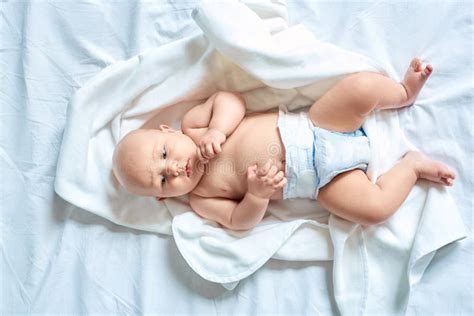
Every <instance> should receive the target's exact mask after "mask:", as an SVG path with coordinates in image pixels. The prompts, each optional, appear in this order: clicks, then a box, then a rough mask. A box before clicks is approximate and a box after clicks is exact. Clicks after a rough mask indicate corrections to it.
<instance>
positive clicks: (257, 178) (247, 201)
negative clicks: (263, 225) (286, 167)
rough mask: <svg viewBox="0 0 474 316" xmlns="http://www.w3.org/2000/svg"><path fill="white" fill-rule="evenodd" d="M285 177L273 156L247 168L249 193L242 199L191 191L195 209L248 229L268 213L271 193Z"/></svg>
mask: <svg viewBox="0 0 474 316" xmlns="http://www.w3.org/2000/svg"><path fill="white" fill-rule="evenodd" d="M285 184H286V178H285V176H284V173H283V171H278V169H277V167H276V166H275V165H273V163H272V161H271V159H269V160H268V161H267V163H266V164H265V165H264V166H263V167H261V168H258V167H257V165H253V166H251V167H249V168H248V169H247V193H246V194H245V196H244V198H243V199H242V200H241V201H240V203H239V202H237V201H234V200H231V199H226V198H204V197H200V196H197V195H194V194H191V195H190V198H189V203H190V204H191V207H192V208H193V210H194V211H195V212H196V213H198V214H199V215H201V216H202V217H204V218H208V219H212V220H214V221H216V222H218V223H220V224H221V225H223V226H224V227H227V228H229V229H233V230H247V229H251V228H253V227H255V225H257V224H258V223H259V222H260V221H261V220H262V218H263V216H264V215H265V211H266V210H267V206H268V202H269V199H270V197H271V196H272V194H273V193H275V191H276V190H278V189H281V188H283V186H284V185H285Z"/></svg>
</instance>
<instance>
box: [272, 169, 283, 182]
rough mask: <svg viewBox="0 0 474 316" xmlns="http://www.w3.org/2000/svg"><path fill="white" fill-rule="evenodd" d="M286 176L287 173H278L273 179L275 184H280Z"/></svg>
mask: <svg viewBox="0 0 474 316" xmlns="http://www.w3.org/2000/svg"><path fill="white" fill-rule="evenodd" d="M284 176H285V173H284V172H283V171H278V173H277V174H276V175H275V176H274V177H273V183H274V184H278V183H279V182H280V181H281V180H282V179H283V177H284Z"/></svg>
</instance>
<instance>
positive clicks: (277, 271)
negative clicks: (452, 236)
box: [0, 3, 472, 313]
mask: <svg viewBox="0 0 474 316" xmlns="http://www.w3.org/2000/svg"><path fill="white" fill-rule="evenodd" d="M2 5H3V4H2ZM443 5H444V6H445V8H442V9H443V10H441V11H440V12H443V15H442V17H439V18H438V19H435V20H436V21H435V20H433V22H432V23H431V24H430V21H426V20H424V23H425V24H424V25H423V28H422V29H421V30H420V31H419V33H412V32H411V30H412V28H411V27H413V25H415V26H416V25H418V23H419V20H420V16H416V15H414V12H416V13H419V14H420V15H421V14H423V15H425V14H427V11H429V10H430V7H427V6H423V5H417V4H411V3H410V4H403V5H400V4H392V5H390V4H383V3H377V4H374V5H367V4H366V5H364V6H363V5H357V4H352V5H349V6H347V5H344V6H342V5H341V4H339V7H338V4H334V5H329V4H326V5H321V4H314V3H306V4H298V5H296V4H292V3H290V17H291V14H293V20H294V21H295V22H300V21H304V22H305V24H306V26H307V27H309V28H311V29H312V30H313V32H315V33H316V34H317V35H318V38H322V39H325V40H328V41H331V42H334V43H336V44H338V45H340V46H342V47H345V48H348V49H350V50H355V51H359V52H361V53H363V54H366V55H368V56H370V57H372V58H374V59H376V60H378V61H380V62H383V63H385V65H384V66H385V67H386V68H388V69H393V72H394V73H399V74H400V73H402V71H404V69H405V67H406V60H409V58H410V57H411V56H413V55H418V54H419V55H421V57H423V58H428V59H429V61H430V62H432V63H434V64H435V67H437V68H435V71H436V69H438V73H439V75H438V76H437V77H435V76H433V78H431V79H430V82H429V83H428V84H427V86H426V87H425V90H424V91H423V93H422V95H420V98H419V101H418V102H417V106H418V107H413V108H410V109H407V110H404V111H403V113H402V114H401V122H402V124H401V125H402V128H404V131H405V133H406V134H407V137H408V138H409V139H410V140H411V141H412V142H414V143H415V145H416V146H417V147H418V148H420V149H421V150H423V151H425V152H427V153H429V154H431V155H432V156H435V157H436V158H438V159H440V160H443V161H445V162H446V163H448V164H450V165H451V166H452V167H453V168H455V170H456V171H457V173H458V175H459V178H458V183H457V185H456V186H455V187H454V188H453V194H454V197H455V200H456V202H457V203H458V206H459V208H460V210H461V213H462V215H463V221H464V223H465V224H466V226H468V227H469V229H471V223H472V215H471V214H470V212H469V211H470V208H471V207H472V206H471V204H470V203H472V202H471V201H470V196H471V195H472V180H471V177H470V176H469V175H472V174H471V170H470V168H469V167H470V165H469V162H470V161H471V163H472V160H471V159H472V148H471V147H470V146H471V144H470V140H471V139H472V130H471V129H470V126H469V122H470V119H472V112H471V111H470V109H469V104H470V103H471V102H472V95H471V93H472V81H470V78H472V77H471V76H472V60H471V57H470V53H472V52H471V51H470V49H469V46H466V45H463V44H464V41H467V42H469V38H472V34H471V33H470V32H471V27H472V21H471V20H472V17H471V16H470V15H468V11H469V10H468V9H469V5H468V4H466V3H464V4H462V3H459V4H443ZM194 6H195V3H193V4H190V3H185V4H181V5H178V4H164V3H159V4H155V5H152V4H146V5H145V4H142V5H131V4H114V5H113V6H112V5H93V4H90V3H87V4H82V3H79V4H75V5H69V4H68V5H67V6H66V5H63V6H61V4H57V3H55V4H50V3H36V4H31V5H28V4H26V3H15V4H6V5H4V6H3V7H2V29H1V31H2V38H7V39H8V40H7V41H6V42H5V43H4V44H2V45H5V46H4V47H1V58H2V59H1V62H2V67H5V68H6V69H7V71H6V72H5V73H6V75H4V76H3V77H2V83H4V82H6V83H5V84H3V85H2V87H7V89H6V93H2V99H1V101H2V103H1V104H2V112H1V114H2V134H1V135H0V136H1V145H2V148H1V149H2V151H1V157H2V160H1V161H2V164H1V168H2V169H1V171H2V178H3V180H2V191H1V192H2V196H1V198H2V209H3V210H4V211H3V210H2V218H1V219H2V221H1V227H2V240H1V246H2V266H1V267H2V278H3V280H2V297H1V302H2V311H30V312H111V311H119V310H121V311H123V310H126V311H129V312H184V313H186V312H188V313H189V312H191V311H200V312H203V313H219V312H221V313H222V312H226V311H227V312H230V311H234V312H235V311H236V308H238V310H237V311H240V312H265V311H266V312H281V313H284V312H287V313H290V312H298V311H299V312H303V311H306V312H312V313H317V312H321V313H332V312H337V309H336V306H335V303H334V301H333V298H332V296H333V295H332V293H331V292H332V285H331V284H332V282H331V277H330V275H331V267H330V264H325V263H316V264H315V263H291V262H282V261H270V262H269V263H267V264H266V265H265V266H264V267H263V269H262V270H260V271H258V272H257V273H256V274H254V275H252V276H251V277H249V279H247V280H245V281H244V282H243V283H242V284H240V285H239V286H238V287H237V288H236V289H235V292H234V294H229V293H223V292H222V290H221V288H219V287H216V286H215V285H214V284H212V283H208V282H205V281H203V280H202V279H200V278H198V277H196V275H194V272H192V271H190V269H189V268H188V267H187V266H186V264H184V262H183V260H182V258H181V257H180V256H179V254H178V253H177V251H176V248H175V246H174V244H173V242H172V240H169V239H167V238H164V237H162V236H157V235H153V234H146V233H142V232H140V233H138V232H135V231H131V230H128V229H123V228H120V227H117V226H115V225H112V224H110V223H109V222H107V221H104V220H103V219H101V218H98V217H96V216H93V215H90V214H87V213H86V212H83V211H82V210H79V209H78V208H76V207H74V206H72V205H69V204H67V203H65V202H64V201H62V200H61V199H60V198H58V197H57V196H55V195H54V192H53V187H52V185H53V181H54V171H55V165H56V159H57V154H58V151H59V144H60V142H61V136H62V131H63V129H64V123H65V113H66V106H67V102H68V99H69V97H70V95H71V94H72V92H73V91H75V90H76V89H77V88H79V87H80V86H82V85H83V84H84V83H85V81H87V79H90V78H91V77H92V76H93V75H94V74H96V73H97V72H98V71H99V70H100V69H102V68H103V67H104V66H106V65H108V64H112V63H114V62H116V61H118V60H124V59H127V58H128V57H131V56H134V55H136V54H138V53H139V52H141V51H143V50H145V49H149V48H152V47H153V46H156V45H157V44H164V43H166V42H167V41H171V40H172V39H175V38H176V37H180V36H184V35H186V34H190V33H192V32H194V31H195V29H194V26H193V24H192V21H191V20H190V16H189V14H190V11H191V9H192V8H193V7H194ZM438 9H439V8H437V10H438ZM322 12H324V13H322ZM388 12H390V14H388ZM436 12H438V11H436ZM417 17H418V19H417ZM443 17H444V18H445V20H446V23H444V24H443V25H442V27H440V26H438V25H439V24H438V22H439V19H440V18H443ZM407 18H408V19H409V21H411V24H410V23H407V21H406V19H407ZM167 19H168V20H167ZM445 20H443V21H445ZM45 21H46V22H45ZM157 21H158V22H157ZM162 21H167V22H168V23H164V25H163V24H162V23H161V22H162ZM172 21H174V22H172ZM337 21H339V22H340V23H336V22H337ZM342 21H344V23H341V22H342ZM400 21H403V24H401V22H400ZM119 22H120V23H119ZM146 22H148V23H149V24H148V25H147V24H145V25H143V23H146ZM396 22H399V23H396ZM435 22H436V23H435ZM127 23H128V24H127ZM38 24H40V25H41V26H44V29H41V28H38V27H37V25H38ZM130 24H132V25H133V27H131V25H130ZM91 25H95V26H97V27H96V28H95V29H97V30H98V32H97V33H93V34H90V32H88V30H90V28H91ZM151 25H153V26H154V27H155V28H153V27H149V26H151ZM402 26H403V27H402ZM430 27H431V28H430ZM435 27H437V28H436V34H437V35H438V37H436V38H435V37H433V36H431V37H428V36H427V35H429V34H432V33H433V29H434V28H435ZM341 28H342V29H343V30H342V31H341ZM5 30H8V33H6V34H5V36H3V35H4V34H3V32H5ZM390 32H391V33H390ZM150 34H151V35H150ZM387 34H390V35H391V36H388V35H387ZM407 34H409V35H410V36H411V40H410V41H408V42H406V43H405V41H403V39H405V37H407V36H408V35H407ZM351 35H357V36H351ZM397 35H398V37H397ZM440 37H441V38H440ZM368 39H371V40H368ZM441 39H443V40H441ZM160 40H161V41H160ZM404 44H405V45H404ZM140 45H142V46H140ZM400 45H402V46H404V47H403V48H404V49H403V50H402V49H400V48H399V46H400ZM438 45H439V46H438ZM392 47H397V51H393V49H391V48H392ZM446 47H455V48H456V49H455V50H453V49H447V48H446ZM453 55H454V56H453ZM452 60H457V63H454V64H453V62H452ZM438 65H439V66H438ZM440 87H442V88H440ZM2 92H3V88H2ZM443 119H446V121H443ZM453 122H455V124H453ZM434 123H436V124H434ZM440 126H442V127H441V128H440ZM414 194H416V192H415V193H414ZM469 234H471V233H470V231H469ZM368 235H369V237H370V231H369V234H368ZM389 236H390V234H388V237H389ZM132 239H133V240H132ZM380 246H381V247H384V246H385V245H384V244H381V245H380ZM163 258H166V259H165V260H163ZM430 259H431V258H430ZM470 259H472V244H471V241H470V238H469V239H467V240H464V241H462V242H460V243H456V244H454V245H451V246H448V247H445V248H443V249H441V250H440V251H438V253H437V254H436V255H435V256H434V258H433V260H432V262H431V264H430V265H429V266H428V268H427V270H426V271H425V274H424V275H423V278H422V279H421V280H416V282H417V284H416V288H415V290H414V291H412V293H411V295H410V298H409V301H408V313H410V312H411V313H414V312H420V311H421V312H423V311H424V312H429V311H446V312H453V311H454V312H464V313H469V312H472V306H471V305H470V301H471V300H470V299H471V297H470V295H471V294H470V293H471V292H472V291H467V290H466V289H468V288H469V287H470V286H472V283H470V282H469V281H470V280H472V260H470ZM104 262H107V264H106V265H105V264H104ZM144 269H146V270H145V271H144ZM118 275H120V278H117V276H118ZM463 285H464V286H463ZM289 288H290V289H291V290H292V291H289V290H288V289H289ZM51 293H52V294H53V295H51ZM317 294H319V295H317ZM308 296H310V297H314V298H315V299H314V300H309V302H308V300H302V297H308ZM438 296H442V297H443V300H437V299H436V297H438ZM374 297H376V295H374ZM183 298H185V299H184V300H183ZM64 301H65V302H66V304H64V303H61V304H60V303H59V302H64ZM177 301H179V302H180V304H175V303H176V302H177ZM257 302H258V303H257ZM437 304H438V305H437ZM236 306H237V307H236Z"/></svg>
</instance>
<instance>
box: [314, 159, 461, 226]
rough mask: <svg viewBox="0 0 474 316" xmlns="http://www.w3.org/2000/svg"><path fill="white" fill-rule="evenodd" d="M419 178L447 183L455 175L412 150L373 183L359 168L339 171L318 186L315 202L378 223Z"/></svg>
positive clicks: (344, 215)
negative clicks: (326, 182)
mask: <svg viewBox="0 0 474 316" xmlns="http://www.w3.org/2000/svg"><path fill="white" fill-rule="evenodd" d="M419 178H422V179H426V180H429V181H432V182H436V183H441V184H444V185H449V186H450V185H452V183H453V180H454V178H455V175H454V172H452V171H451V170H449V169H448V168H447V167H446V166H444V165H443V164H441V163H439V162H436V161H434V160H432V159H430V158H428V157H427V156H425V155H423V154H421V153H419V152H414V151H412V152H409V153H407V154H406V155H405V156H404V157H403V158H402V159H401V160H400V161H399V162H398V163H397V164H396V165H395V166H394V167H392V169H390V170H389V171H388V172H387V173H385V174H384V175H382V176H380V177H379V178H378V179H377V183H376V184H373V183H371V182H370V181H369V179H368V178H367V175H366V174H365V173H364V172H362V171H361V170H352V171H348V172H345V173H342V174H340V175H338V176H337V177H335V178H334V179H333V180H332V181H331V182H329V183H328V184H327V185H325V186H324V187H322V188H321V189H320V191H319V195H318V202H319V203H320V204H321V205H322V206H323V207H325V208H326V209H327V210H328V211H330V212H331V213H333V214H335V215H338V216H340V217H342V218H345V219H347V220H349V221H353V222H356V223H360V224H363V225H372V224H377V223H380V222H383V221H385V220H386V219H388V218H389V217H390V216H391V215H392V214H393V213H395V211H396V210H397V209H398V208H399V207H400V205H401V204H402V203H403V201H405V199H406V197H407V196H408V193H410V191H411V189H412V187H413V186H414V184H415V183H416V181H417V179H419Z"/></svg>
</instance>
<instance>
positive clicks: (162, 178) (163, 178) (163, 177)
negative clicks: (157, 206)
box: [161, 176, 166, 185]
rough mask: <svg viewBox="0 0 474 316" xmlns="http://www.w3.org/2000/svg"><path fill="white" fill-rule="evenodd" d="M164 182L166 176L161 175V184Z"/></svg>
mask: <svg viewBox="0 0 474 316" xmlns="http://www.w3.org/2000/svg"><path fill="white" fill-rule="evenodd" d="M165 183H166V178H165V176H162V177H161V185H164V184H165Z"/></svg>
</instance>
